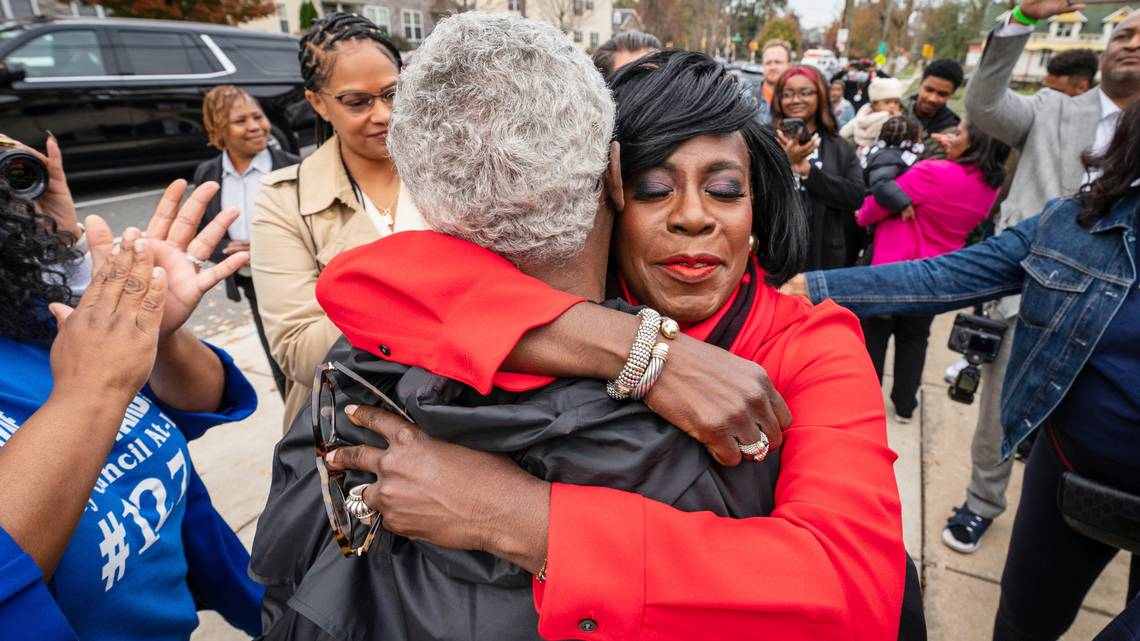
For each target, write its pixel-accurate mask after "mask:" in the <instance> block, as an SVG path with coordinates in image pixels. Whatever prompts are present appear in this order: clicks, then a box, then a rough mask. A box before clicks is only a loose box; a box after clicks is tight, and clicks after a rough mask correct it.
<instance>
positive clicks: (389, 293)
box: [317, 231, 583, 394]
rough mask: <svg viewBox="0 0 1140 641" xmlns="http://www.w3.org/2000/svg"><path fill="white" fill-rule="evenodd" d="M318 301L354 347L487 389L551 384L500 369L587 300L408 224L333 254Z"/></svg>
mask: <svg viewBox="0 0 1140 641" xmlns="http://www.w3.org/2000/svg"><path fill="white" fill-rule="evenodd" d="M317 300H318V301H319V302H320V304H321V307H322V308H324V310H325V313H327V314H328V316H329V319H330V320H332V322H333V323H334V324H336V326H337V327H338V328H340V331H342V332H344V335H345V336H347V337H348V340H349V342H350V343H352V345H353V346H354V347H357V348H359V349H363V350H365V351H368V352H370V353H372V354H375V355H376V356H380V357H382V358H388V359H391V360H394V361H397V362H400V363H404V364H406V365H413V366H417V367H422V368H424V369H427V370H430V371H431V372H434V373H435V374H438V375H440V376H446V377H447V378H451V379H454V380H457V381H460V382H463V383H466V384H467V385H470V386H471V387H474V388H475V389H477V390H479V391H480V392H481V393H483V394H486V393H488V392H490V391H491V387H492V385H498V386H500V387H503V388H505V389H510V390H515V391H519V390H523V389H532V388H534V387H537V386H539V385H542V384H543V383H545V382H549V381H550V380H551V379H549V378H544V377H538V376H525V375H519V374H502V375H496V372H497V370H498V369H499V366H500V365H501V364H502V362H503V360H504V359H506V357H507V355H508V354H510V352H511V350H512V349H514V347H515V345H517V344H518V341H519V339H520V338H522V335H523V334H525V333H526V332H527V331H528V330H530V329H533V328H535V327H539V326H541V325H545V324H547V323H549V322H551V321H553V320H554V319H555V318H557V317H558V316H560V315H561V314H562V313H563V312H565V311H566V310H567V309H569V308H570V307H571V306H573V305H575V304H577V303H579V302H582V300H583V299H581V298H579V297H577V296H573V295H571V294H567V293H565V292H560V291H558V290H556V289H553V288H551V287H550V286H549V285H547V284H546V283H544V282H542V281H540V280H538V279H535V278H531V277H530V276H527V275H526V274H523V273H522V272H520V271H519V270H518V268H517V267H515V266H514V265H513V264H512V263H510V262H509V261H507V260H506V259H504V258H502V257H500V256H499V255H497V254H495V253H493V252H490V251H488V250H486V249H483V248H481V247H479V246H477V245H474V244H472V243H469V242H467V241H465V240H460V239H458V238H453V237H451V236H445V235H443V234H438V233H436V232H431V231H407V232H401V233H398V234H392V235H391V236H386V237H384V238H382V239H380V240H378V241H376V242H373V243H369V244H367V245H363V246H361V247H357V248H355V249H352V250H349V251H346V252H344V253H342V254H340V255H339V256H337V257H336V258H335V259H333V260H332V261H331V262H330V263H329V265H328V267H326V268H325V270H324V271H323V272H322V273H321V277H320V279H319V280H318V281H317Z"/></svg>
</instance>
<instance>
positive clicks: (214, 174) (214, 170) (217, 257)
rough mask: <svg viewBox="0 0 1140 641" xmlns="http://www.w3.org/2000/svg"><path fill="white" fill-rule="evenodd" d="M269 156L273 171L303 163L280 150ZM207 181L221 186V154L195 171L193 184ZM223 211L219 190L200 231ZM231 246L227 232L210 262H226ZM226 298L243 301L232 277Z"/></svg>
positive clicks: (199, 228) (271, 150)
mask: <svg viewBox="0 0 1140 641" xmlns="http://www.w3.org/2000/svg"><path fill="white" fill-rule="evenodd" d="M269 156H270V158H272V160H273V164H272V169H273V170H274V171H276V170H278V169H281V168H282V167H288V166H289V165H295V164H297V163H299V162H301V159H300V157H298V156H294V155H293V154H291V153H289V152H287V151H281V150H280V149H273V148H270V149H269ZM207 180H212V181H214V182H216V183H218V184H219V185H220V184H221V183H222V155H221V154H218V155H217V156H214V157H213V158H211V159H209V160H205V161H202V163H201V164H199V165H198V167H197V169H195V170H194V181H193V182H194V184H195V185H201V184H202V183H204V182H206V181H207ZM221 211H222V191H221V190H220V189H219V190H218V193H217V194H215V195H214V198H213V200H211V201H210V204H209V205H206V213H205V214H203V215H202V220H201V221H199V222H198V231H199V232H201V231H202V229H204V228H205V227H206V225H209V224H210V221H212V220H214V218H216V217H217V216H218V213H219V212H221ZM229 244H230V234H229V232H228V231H227V232H226V235H225V236H224V237H223V238H222V240H221V242H219V243H218V246H217V247H215V248H214V253H213V254H212V255H211V256H210V260H211V261H213V262H215V263H220V262H222V261H223V260H225V259H226V255H225V254H223V253H222V250H223V249H225V248H226V246H227V245H229ZM226 297H227V298H229V299H230V300H232V301H239V300H241V293H240V291H239V290H238V286H237V281H236V279H235V278H234V277H232V276H231V277H230V278H227V279H226Z"/></svg>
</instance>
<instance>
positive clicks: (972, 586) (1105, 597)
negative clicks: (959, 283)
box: [190, 314, 1128, 641]
mask: <svg viewBox="0 0 1140 641" xmlns="http://www.w3.org/2000/svg"><path fill="white" fill-rule="evenodd" d="M953 316H954V315H953V314H947V315H944V316H941V317H939V318H937V319H936V320H935V323H934V327H933V329H932V335H931V339H930V345H931V347H930V349H929V351H928V354H927V362H926V370H925V372H924V377H923V386H922V391H921V394H922V398H921V405H920V408H919V412H918V413H917V414H916V417H915V418H916V420H915V421H914V422H912V423H910V424H908V425H901V424H898V423H896V422H895V421H894V412H893V408H892V407H891V404H890V401H889V400H887V401H886V403H887V425H888V437H889V439H890V443H891V447H892V448H893V449H894V450H895V451H896V452H898V454H899V459H898V461H897V462H896V463H895V473H896V477H897V479H898V484H899V492H900V495H901V497H902V503H903V536H904V538H905V540H906V545H907V549H908V550H909V551H910V553H911V555H912V556H913V557H914V559H915V563H916V564H918V565H919V567H920V570H921V571H922V573H923V578H924V586H925V590H926V592H925V604H926V619H927V625H928V628H929V633H930V639H931V640H932V641H986V640H988V639H989V638H990V633H991V630H992V626H993V617H994V613H995V612H996V610H997V601H998V593H999V580H1000V578H1001V571H1002V566H1003V563H1004V560H1005V553H1006V548H1007V547H1008V545H1009V534H1010V528H1011V525H1012V523H1013V513H1014V511H1015V510H1016V505H1017V500H1018V496H1019V495H1020V491H1021V473H1022V468H1023V467H1024V466H1023V465H1022V464H1020V463H1018V464H1016V465H1015V466H1014V477H1013V482H1012V483H1011V484H1010V490H1009V503H1010V510H1009V512H1007V513H1006V514H1005V515H1003V516H1002V517H1001V518H999V519H997V520H996V521H995V522H994V524H993V526H992V527H991V528H990V532H989V533H988V534H987V535H986V539H985V542H984V544H983V545H982V547H981V549H980V550H979V551H978V552H976V553H975V554H973V555H963V554H959V553H957V552H954V551H952V550H950V549H949V548H947V547H946V546H945V545H943V544H942V527H943V526H944V525H945V523H946V518H947V516H949V514H950V508H951V507H954V506H956V505H960V504H961V503H962V501H963V500H964V497H965V491H966V484H967V482H968V481H969V478H970V439H971V437H972V435H973V430H974V422H975V420H976V417H977V405H976V404H975V405H969V406H967V405H961V404H959V403H955V402H953V401H951V400H950V399H949V397H948V396H947V394H946V383H945V382H944V381H943V380H942V372H943V371H944V370H945V369H946V367H947V366H949V365H950V364H951V363H952V362H954V361H955V360H957V354H954V353H951V352H950V351H948V350H946V349H945V345H946V339H947V336H948V334H949V331H950V327H951V325H952V323H953ZM209 340H210V341H211V342H212V343H214V344H215V345H218V346H220V347H223V348H225V349H226V350H227V351H229V353H230V354H231V355H232V356H233V357H234V360H235V361H236V362H237V364H238V366H239V367H241V368H242V370H243V371H244V372H245V373H246V375H247V376H248V377H249V380H250V382H251V383H252V384H253V385H254V387H255V388H256V389H257V393H258V397H259V400H260V405H259V408H258V410H257V412H256V413H255V414H254V415H253V416H252V417H250V418H249V419H247V420H245V421H243V422H241V423H236V424H233V425H225V426H221V427H218V428H215V429H213V430H210V432H208V433H207V435H206V436H204V437H202V438H201V439H198V440H197V441H194V442H193V443H191V445H190V451H191V453H192V455H193V459H194V464H195V466H196V467H197V469H198V471H199V473H200V474H201V475H202V479H203V480H204V481H205V483H206V485H207V487H209V489H210V493H211V496H212V497H213V499H214V503H215V505H217V507H218V510H219V511H220V512H221V513H222V515H223V516H224V517H225V518H226V520H227V521H228V522H229V524H230V525H231V526H232V527H233V528H234V529H235V530H236V531H237V532H238V535H239V537H240V538H241V540H242V541H243V542H244V543H245V544H246V546H249V545H250V543H251V542H252V541H253V533H254V528H255V527H256V524H257V517H258V515H259V514H260V512H261V509H262V507H264V505H265V497H266V495H267V493H268V490H269V482H270V470H271V460H272V456H273V447H274V445H275V444H276V442H277V440H278V439H279V438H280V436H281V427H282V416H281V413H282V403H281V398H280V396H278V393H277V390H276V387H275V385H274V383H273V379H272V377H271V376H270V374H269V367H268V364H267V363H266V360H265V355H264V353H263V352H262V351H261V345H260V343H259V342H258V340H257V334H256V333H255V332H254V329H253V325H252V324H247V325H245V326H243V327H240V328H238V329H235V330H231V331H228V332H225V333H222V334H218V335H215V336H212V337H210V338H209ZM890 371H891V368H890V359H889V357H888V364H887V372H888V373H889V372H890ZM890 382H891V380H890V377H889V376H888V377H887V379H886V381H884V388H885V390H887V392H888V393H889V389H890V387H889V386H890ZM1042 562H1043V563H1048V562H1049V560H1048V559H1042ZM1127 579H1128V563H1127V555H1124V554H1121V555H1118V556H1117V558H1116V560H1114V561H1113V563H1112V564H1111V565H1110V566H1109V568H1108V570H1107V571H1106V572H1105V574H1104V575H1103V576H1102V577H1101V578H1100V580H1099V581H1098V582H1097V584H1096V585H1095V586H1094V587H1093V590H1092V592H1090V594H1089V596H1088V598H1087V599H1086V600H1085V604H1084V607H1083V608H1082V610H1081V613H1080V615H1079V616H1078V618H1077V621H1076V623H1075V624H1074V626H1073V628H1072V629H1071V630H1070V631H1069V633H1068V634H1067V635H1065V637H1063V639H1065V640H1067V641H1088V640H1089V639H1091V638H1093V637H1094V636H1096V634H1097V632H1099V631H1100V630H1101V629H1102V628H1104V626H1105V625H1107V624H1108V621H1109V620H1110V619H1111V618H1112V617H1113V616H1115V614H1116V613H1117V612H1119V611H1120V610H1121V609H1123V607H1124V592H1125V587H1126V585H1127ZM201 619H202V625H201V627H199V629H198V630H197V631H196V632H195V633H194V636H193V641H230V640H237V639H243V638H245V637H244V635H242V634H241V633H239V632H237V631H236V630H234V629H233V628H231V627H229V626H228V625H227V624H226V623H225V622H224V621H223V620H222V619H221V618H220V617H218V616H217V615H215V614H214V613H212V612H203V613H201ZM488 641H493V640H488Z"/></svg>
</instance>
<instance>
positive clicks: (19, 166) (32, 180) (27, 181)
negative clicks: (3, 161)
mask: <svg viewBox="0 0 1140 641" xmlns="http://www.w3.org/2000/svg"><path fill="white" fill-rule="evenodd" d="M4 174H5V175H6V176H7V178H8V185H9V186H11V187H12V189H15V190H16V191H27V190H28V189H31V188H32V187H33V186H34V185H35V184H36V174H35V170H34V169H32V168H31V167H29V166H28V164H27V163H26V162H24V161H22V160H16V161H14V162H10V163H8V167H7V169H5V171H4Z"/></svg>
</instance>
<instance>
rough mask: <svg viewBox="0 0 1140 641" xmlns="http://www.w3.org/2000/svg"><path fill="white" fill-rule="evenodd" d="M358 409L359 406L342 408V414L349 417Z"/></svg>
mask: <svg viewBox="0 0 1140 641" xmlns="http://www.w3.org/2000/svg"><path fill="white" fill-rule="evenodd" d="M358 407H360V406H359V405H348V406H346V407H345V408H344V413H345V414H348V415H349V416H352V415H353V414H356V409H357V408H358Z"/></svg>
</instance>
